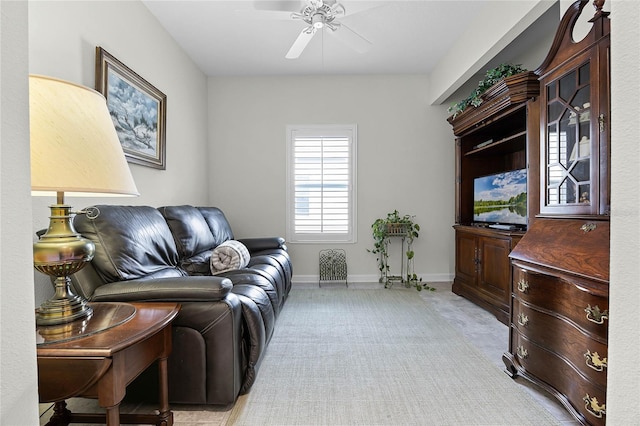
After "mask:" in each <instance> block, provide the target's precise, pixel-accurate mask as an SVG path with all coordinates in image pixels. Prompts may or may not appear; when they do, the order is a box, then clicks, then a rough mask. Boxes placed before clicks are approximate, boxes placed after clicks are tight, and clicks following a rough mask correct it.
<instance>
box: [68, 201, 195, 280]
mask: <svg viewBox="0 0 640 426" xmlns="http://www.w3.org/2000/svg"><path fill="white" fill-rule="evenodd" d="M85 210H87V211H88V213H87V214H81V215H77V216H76V217H75V218H74V226H75V228H76V230H77V231H78V232H79V233H80V234H82V235H83V236H84V237H85V238H88V239H90V240H91V241H93V243H94V244H95V246H96V252H95V256H94V258H93V260H92V264H93V266H94V268H95V269H96V271H97V272H98V274H99V275H100V277H101V278H102V279H103V280H104V281H105V282H114V281H124V280H131V279H136V278H143V277H147V276H149V275H160V276H162V277H165V278H167V277H172V276H174V277H178V276H183V275H185V274H184V273H183V272H182V271H181V270H180V269H178V268H177V266H178V251H177V249H176V245H175V242H174V241H173V236H172V235H171V231H170V230H169V227H168V226H167V222H166V221H165V220H164V218H163V217H162V215H161V214H160V212H159V211H158V210H156V209H155V208H153V207H148V206H113V205H98V206H93V207H89V208H87V209H85Z"/></svg>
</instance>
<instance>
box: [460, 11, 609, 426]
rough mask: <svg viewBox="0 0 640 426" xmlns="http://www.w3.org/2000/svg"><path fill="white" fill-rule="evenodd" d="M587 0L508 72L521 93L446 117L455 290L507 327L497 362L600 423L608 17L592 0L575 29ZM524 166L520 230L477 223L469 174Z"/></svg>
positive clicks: (580, 416)
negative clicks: (534, 58)
mask: <svg viewBox="0 0 640 426" xmlns="http://www.w3.org/2000/svg"><path fill="white" fill-rule="evenodd" d="M587 3H589V1H588V0H578V1H576V2H575V3H574V4H573V5H572V6H570V7H569V9H568V10H567V12H566V13H565V15H564V16H563V18H562V20H561V22H560V25H559V28H558V31H557V33H556V36H555V39H554V41H553V43H552V46H551V49H550V51H549V53H548V54H547V57H546V58H545V60H544V61H543V63H542V65H540V67H538V69H536V70H535V71H534V72H528V73H522V74H518V75H516V76H513V77H509V78H507V79H505V81H506V82H507V83H509V79H512V78H515V77H519V78H521V79H525V78H526V79H527V80H529V79H530V80H535V82H532V83H531V84H530V85H529V84H528V85H527V87H528V88H527V89H526V90H524V89H522V90H520V91H519V92H518V93H519V94H520V93H521V95H518V96H517V95H513V96H512V95H511V89H510V88H509V90H507V91H506V92H505V93H507V94H506V95H505V94H502V95H501V94H496V93H495V90H493V89H494V88H491V89H489V91H488V93H487V94H486V95H485V98H483V100H484V102H483V103H482V104H481V105H480V106H479V107H477V108H471V111H467V110H465V111H463V113H462V114H459V115H458V116H456V117H450V118H449V122H450V123H451V124H452V125H453V130H454V134H455V135H456V167H457V169H456V225H455V226H454V228H455V233H456V271H455V280H454V284H453V291H454V292H455V293H457V294H460V295H462V296H464V297H467V298H468V299H470V300H472V301H474V302H475V303H477V304H479V305H480V306H483V307H485V308H486V309H488V310H489V311H491V312H493V313H494V314H495V315H496V317H497V318H498V319H500V320H501V321H503V322H505V323H506V324H507V325H508V326H509V347H508V351H507V352H506V353H505V354H504V356H503V361H504V363H505V366H506V370H507V372H508V373H509V374H510V375H512V376H514V377H515V376H516V375H519V376H522V377H525V378H527V379H529V380H531V381H532V382H534V383H536V384H538V385H540V386H541V387H542V388H543V389H545V390H547V391H548V392H550V393H551V394H553V395H554V396H555V397H556V398H557V399H558V400H559V401H560V402H561V403H562V404H563V405H564V406H565V407H566V408H567V410H568V411H569V412H570V413H571V414H573V416H574V417H575V418H576V419H577V420H578V421H580V422H581V423H583V424H588V425H604V424H605V423H606V385H607V366H608V354H607V352H608V346H607V342H608V317H609V245H610V240H609V215H610V140H609V138H610V130H611V129H610V122H609V117H610V104H609V99H610V76H609V67H610V65H609V63H610V61H609V57H610V35H609V34H610V21H609V18H608V12H604V11H603V10H602V7H603V5H604V0H596V1H593V5H594V7H595V14H594V16H593V18H591V19H590V21H589V22H591V25H592V27H591V29H590V31H589V33H588V34H587V35H586V36H585V37H584V38H583V39H582V40H573V36H572V34H573V28H574V26H575V23H576V21H577V20H578V17H579V16H580V15H581V13H582V12H583V10H584V8H585V6H586V5H587ZM585 13H586V12H585ZM534 86H535V87H534ZM501 91H504V90H502V89H501ZM507 99H508V100H507ZM487 140H491V142H490V143H488V144H486V145H484V144H483V145H482V146H481V147H478V145H479V144H482V142H484V141H487ZM521 167H526V168H527V213H528V223H527V227H526V229H521V230H518V231H511V230H497V229H492V228H485V227H479V226H478V225H477V224H474V222H473V188H472V185H473V180H474V178H475V177H477V176H482V175H485V174H491V173H496V172H500V171H502V170H505V171H506V170H514V169H517V168H521ZM505 319H506V320H505Z"/></svg>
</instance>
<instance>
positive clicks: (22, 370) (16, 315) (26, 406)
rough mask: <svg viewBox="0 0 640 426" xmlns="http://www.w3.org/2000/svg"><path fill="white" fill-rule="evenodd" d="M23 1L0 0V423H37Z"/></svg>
mask: <svg viewBox="0 0 640 426" xmlns="http://www.w3.org/2000/svg"><path fill="white" fill-rule="evenodd" d="M26 21H27V5H26V3H23V2H7V1H0V129H1V130H0V424H2V425H36V424H38V411H37V410H36V405H37V403H38V377H37V372H36V351H35V347H36V336H35V333H34V330H35V325H36V324H35V318H34V316H33V272H32V271H33V264H32V261H31V259H32V249H31V238H30V234H31V197H30V195H29V191H30V189H29V187H30V177H29V118H28V117H29V113H28V111H29V97H28V78H27V47H28V44H27V27H26Z"/></svg>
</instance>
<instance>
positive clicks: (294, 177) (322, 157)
mask: <svg viewBox="0 0 640 426" xmlns="http://www.w3.org/2000/svg"><path fill="white" fill-rule="evenodd" d="M355 135H356V129H355V126H313V127H297V126H289V127H288V128H287V142H288V179H287V181H288V191H287V193H288V197H287V212H288V215H287V218H288V227H287V230H288V234H287V240H289V241H292V242H328V241H335V242H354V241H355V232H354V229H355V224H354V217H355V213H354V210H355V195H354V193H355V185H354V176H355V139H356V138H355Z"/></svg>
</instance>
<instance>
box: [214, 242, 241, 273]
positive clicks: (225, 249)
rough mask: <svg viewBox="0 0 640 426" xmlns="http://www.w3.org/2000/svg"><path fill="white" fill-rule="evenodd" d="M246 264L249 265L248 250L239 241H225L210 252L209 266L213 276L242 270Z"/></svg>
mask: <svg viewBox="0 0 640 426" xmlns="http://www.w3.org/2000/svg"><path fill="white" fill-rule="evenodd" d="M247 264H249V250H247V247H246V246H245V245H244V244H242V243H241V242H240V241H236V240H227V241H225V242H224V243H222V244H220V245H219V246H218V247H216V248H214V249H213V251H212V252H211V261H210V266H211V273H212V274H213V275H215V274H219V273H221V272H225V271H230V270H232V269H240V268H244V267H246V266H247Z"/></svg>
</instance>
